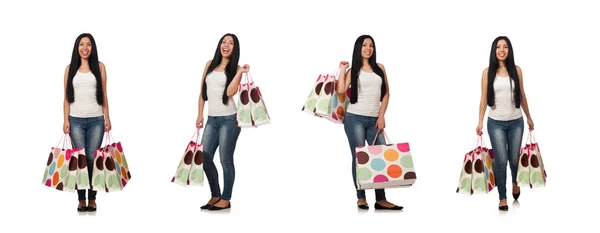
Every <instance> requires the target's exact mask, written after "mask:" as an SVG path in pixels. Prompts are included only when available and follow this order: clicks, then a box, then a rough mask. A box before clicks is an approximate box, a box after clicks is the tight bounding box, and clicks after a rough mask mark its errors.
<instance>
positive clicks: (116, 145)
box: [107, 132, 131, 188]
mask: <svg viewBox="0 0 600 233" xmlns="http://www.w3.org/2000/svg"><path fill="white" fill-rule="evenodd" d="M108 136H109V137H110V138H111V141H112V143H111V144H110V145H107V146H108V147H109V150H110V152H111V154H112V155H113V157H114V162H115V170H116V171H117V176H118V178H119V181H120V182H121V185H122V187H123V188H125V186H126V185H127V183H128V182H129V180H130V179H131V172H130V170H129V165H128V164H127V158H126V157H125V153H124V151H123V146H122V144H121V142H120V141H118V142H115V140H114V138H113V136H112V134H111V133H110V132H108Z"/></svg>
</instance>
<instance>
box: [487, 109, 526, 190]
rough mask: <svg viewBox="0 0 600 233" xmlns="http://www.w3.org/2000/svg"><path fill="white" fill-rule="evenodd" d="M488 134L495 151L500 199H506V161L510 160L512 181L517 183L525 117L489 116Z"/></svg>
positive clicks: (495, 171)
mask: <svg viewBox="0 0 600 233" xmlns="http://www.w3.org/2000/svg"><path fill="white" fill-rule="evenodd" d="M487 128H488V134H489V135H490V141H491V143H492V150H493V151H494V157H495V158H494V159H495V166H494V175H495V176H496V186H497V187H498V194H500V200H503V199H506V163H507V160H508V162H510V163H509V164H510V171H511V176H512V182H513V183H514V184H516V183H517V165H518V162H519V153H520V152H519V151H520V150H521V142H522V140H523V128H524V124H523V117H520V118H519V119H516V120H510V121H498V120H494V119H492V118H488V121H487Z"/></svg>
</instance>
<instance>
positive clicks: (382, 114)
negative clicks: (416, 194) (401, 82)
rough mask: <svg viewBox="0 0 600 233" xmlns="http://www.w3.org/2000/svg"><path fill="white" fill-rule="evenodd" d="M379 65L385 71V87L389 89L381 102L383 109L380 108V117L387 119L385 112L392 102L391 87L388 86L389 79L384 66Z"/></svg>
mask: <svg viewBox="0 0 600 233" xmlns="http://www.w3.org/2000/svg"><path fill="white" fill-rule="evenodd" d="M377 65H378V66H379V67H380V68H381V69H382V70H383V80H384V85H385V87H386V89H387V91H386V93H385V95H384V96H383V99H382V100H381V107H379V117H380V118H383V117H385V111H386V110H387V107H388V103H389V101H390V85H389V84H388V78H387V73H386V72H385V67H383V65H382V64H377Z"/></svg>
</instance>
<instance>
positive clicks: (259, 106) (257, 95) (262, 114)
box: [246, 73, 271, 127]
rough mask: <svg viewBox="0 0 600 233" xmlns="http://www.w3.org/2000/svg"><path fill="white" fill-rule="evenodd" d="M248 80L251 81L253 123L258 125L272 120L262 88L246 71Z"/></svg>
mask: <svg viewBox="0 0 600 233" xmlns="http://www.w3.org/2000/svg"><path fill="white" fill-rule="evenodd" d="M246 80H248V81H249V90H250V91H249V94H250V109H251V111H252V124H253V125H254V126H255V127H256V126H259V125H264V124H268V123H270V122H271V117H270V116H269V112H268V111H267V106H266V105H265V101H264V98H263V96H262V93H261V92H260V88H259V87H258V86H257V85H256V83H255V82H254V79H253V78H252V76H251V75H250V74H249V73H246Z"/></svg>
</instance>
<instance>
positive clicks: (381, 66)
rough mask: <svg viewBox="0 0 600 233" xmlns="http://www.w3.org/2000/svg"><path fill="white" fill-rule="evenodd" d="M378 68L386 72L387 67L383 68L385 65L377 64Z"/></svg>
mask: <svg viewBox="0 0 600 233" xmlns="http://www.w3.org/2000/svg"><path fill="white" fill-rule="evenodd" d="M377 66H379V68H381V69H382V70H383V71H385V67H384V66H383V64H381V63H377Z"/></svg>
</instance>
